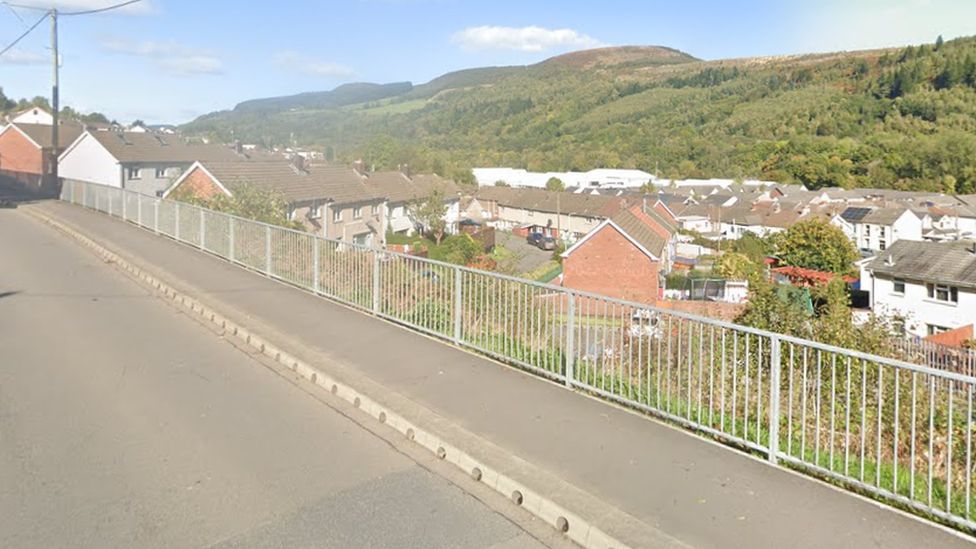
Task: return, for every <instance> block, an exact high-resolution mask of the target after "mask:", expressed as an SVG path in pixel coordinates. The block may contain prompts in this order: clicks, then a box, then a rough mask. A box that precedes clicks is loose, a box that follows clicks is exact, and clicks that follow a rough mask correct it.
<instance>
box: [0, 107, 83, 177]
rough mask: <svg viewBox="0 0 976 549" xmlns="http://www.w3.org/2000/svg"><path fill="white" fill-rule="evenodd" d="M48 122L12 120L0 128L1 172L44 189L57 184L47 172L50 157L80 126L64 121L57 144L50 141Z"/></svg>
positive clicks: (50, 168) (63, 146)
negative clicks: (31, 122) (55, 145)
mask: <svg viewBox="0 0 976 549" xmlns="http://www.w3.org/2000/svg"><path fill="white" fill-rule="evenodd" d="M51 128H52V126H51V125H50V124H27V123H23V122H14V123H11V124H8V125H7V126H6V127H5V128H3V129H2V130H0V175H4V176H6V177H10V178H13V179H15V180H17V181H18V182H19V183H20V184H21V185H23V186H25V187H27V188H29V189H32V190H37V191H47V190H51V189H53V188H54V187H55V186H56V185H55V184H54V183H55V182H54V181H53V180H52V178H51V177H49V176H50V174H51V171H52V166H51V159H52V158H54V157H55V155H57V154H60V152H61V151H63V150H64V148H65V147H67V146H68V145H69V144H71V142H72V141H74V140H75V139H77V138H78V136H79V135H81V131H82V129H81V126H78V125H72V124H63V125H61V126H59V128H58V146H57V148H56V149H55V147H52V145H51V143H52V142H51Z"/></svg>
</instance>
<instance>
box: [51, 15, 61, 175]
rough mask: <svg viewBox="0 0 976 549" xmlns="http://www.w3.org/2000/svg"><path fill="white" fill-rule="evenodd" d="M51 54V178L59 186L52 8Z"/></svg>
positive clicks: (55, 23) (55, 27)
mask: <svg viewBox="0 0 976 549" xmlns="http://www.w3.org/2000/svg"><path fill="white" fill-rule="evenodd" d="M51 53H52V55H53V56H54V57H53V60H52V63H51V71H52V83H51V110H52V111H53V112H52V113H51V118H52V122H53V124H52V125H51V176H52V179H54V186H55V188H57V185H58V123H59V122H60V121H59V118H60V116H59V111H60V110H61V105H60V97H59V93H58V10H57V8H51Z"/></svg>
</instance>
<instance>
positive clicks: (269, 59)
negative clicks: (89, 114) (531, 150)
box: [0, 0, 976, 123]
mask: <svg viewBox="0 0 976 549" xmlns="http://www.w3.org/2000/svg"><path fill="white" fill-rule="evenodd" d="M11 1H12V3H20V4H32V5H35V6H47V7H49V6H51V5H52V3H54V4H56V5H57V6H58V7H59V8H60V9H62V10H65V11H71V10H78V9H86V8H94V7H103V6H106V5H111V4H114V3H116V2H118V0H60V1H53V0H11ZM15 11H16V13H14V11H13V10H11V9H9V7H8V6H6V5H0V44H3V45H6V44H7V43H8V42H10V41H11V40H13V39H14V38H16V36H18V35H19V34H20V33H21V32H23V31H24V29H25V24H26V25H29V24H31V23H33V22H34V21H35V20H36V19H37V18H38V17H39V14H38V13H37V12H35V11H31V10H26V9H17V10H15ZM60 28H61V33H60V36H61V39H60V40H61V49H62V66H63V68H62V76H61V78H62V80H61V83H62V101H63V102H64V103H66V104H69V105H72V106H74V107H76V108H79V109H82V110H98V111H102V112H105V113H106V114H107V115H108V116H109V117H114V118H117V119H119V120H120V121H130V120H132V119H135V118H142V119H145V120H146V121H147V122H174V123H179V122H185V121H187V120H190V119H192V118H194V117H195V116H197V115H199V114H203V113H206V112H210V111H213V110H218V109H225V108H231V107H233V106H234V104H236V103H237V102H239V101H242V100H245V99H251V98H256V97H267V96H274V95H283V94H290V93H297V92H302V91H314V90H325V89H331V88H333V87H335V86H336V85H339V84H341V83H343V82H355V81H369V82H391V81H402V80H409V81H412V82H414V83H415V84H416V83H422V82H426V81H427V80H430V79H431V78H433V77H435V76H438V75H440V74H442V73H444V72H447V71H451V70H456V69H461V68H469V67H476V66H486V65H506V64H526V63H534V62H537V61H540V60H542V59H545V58H547V57H550V56H552V55H556V54H559V53H563V52H566V51H572V50H577V49H586V48H589V47H595V46H600V45H625V44H653V45H663V46H669V47H673V48H677V49H680V50H683V51H686V52H688V53H690V54H692V55H694V56H696V57H699V58H703V59H721V58H728V57H746V56H762V55H781V54H791V53H804V52H816V51H836V50H851V49H863V48H872V47H882V46H897V45H904V44H910V43H921V42H931V41H933V40H934V39H935V37H936V36H937V35H938V34H942V35H944V36H945V37H946V38H947V39H948V38H950V37H955V36H962V35H967V34H976V0H849V1H842V0H816V1H803V2H801V1H797V2H794V1H792V0H778V1H772V0H750V1H738V2H732V1H719V0H686V1H684V2H674V1H656V0H643V1H641V0H600V1H596V0H592V1H584V0H560V1H552V2H533V1H530V0H522V1H515V0H494V1H490V0H486V1H481V0H321V1H314V0H278V1H277V2H249V1H244V2H241V1H234V2H232V1H229V0H143V1H142V2H141V3H139V4H136V5H134V6H130V7H128V8H124V9H122V10H118V11H115V12H111V13H103V14H97V15H88V16H79V17H63V18H62V19H61V21H60ZM48 40H49V32H48V27H47V25H46V24H44V25H42V26H41V27H39V28H38V29H37V30H36V31H35V32H34V33H32V34H31V35H30V36H29V37H28V38H26V39H25V40H24V41H22V42H21V43H20V44H19V45H18V47H17V48H15V49H14V50H12V51H11V52H9V53H8V54H7V55H5V56H3V57H0V86H2V87H3V89H4V91H5V93H6V94H7V95H9V96H13V97H21V96H34V95H47V94H49V93H50V66H49V64H48V61H47V59H49V57H50V53H49V50H48V49H47V42H48Z"/></svg>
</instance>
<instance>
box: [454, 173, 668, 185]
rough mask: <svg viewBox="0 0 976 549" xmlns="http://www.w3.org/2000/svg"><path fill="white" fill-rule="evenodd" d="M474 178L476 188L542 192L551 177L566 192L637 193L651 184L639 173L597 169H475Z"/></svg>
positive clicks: (651, 180) (646, 175) (646, 174)
mask: <svg viewBox="0 0 976 549" xmlns="http://www.w3.org/2000/svg"><path fill="white" fill-rule="evenodd" d="M472 172H473V173H474V178H475V179H476V180H477V181H478V186H480V187H491V186H494V185H495V184H497V183H498V182H502V183H505V184H506V185H508V186H510V187H520V188H534V189H544V188H546V183H547V182H548V181H549V180H550V179H552V178H553V177H555V178H556V179H559V180H560V181H562V182H563V185H564V186H565V187H566V188H571V187H576V188H580V189H639V188H640V187H642V186H643V185H646V184H647V183H651V182H653V181H654V179H655V178H654V176H653V175H651V174H649V173H647V172H645V171H641V170H625V169H608V168H600V169H596V170H590V171H588V172H530V171H527V170H522V169H516V168H475V169H474V170H472Z"/></svg>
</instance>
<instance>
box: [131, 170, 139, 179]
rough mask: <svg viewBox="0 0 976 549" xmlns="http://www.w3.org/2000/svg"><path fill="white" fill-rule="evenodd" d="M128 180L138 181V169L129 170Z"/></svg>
mask: <svg viewBox="0 0 976 549" xmlns="http://www.w3.org/2000/svg"><path fill="white" fill-rule="evenodd" d="M129 179H139V168H129Z"/></svg>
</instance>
